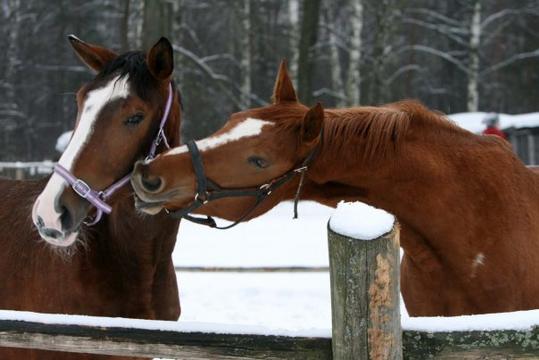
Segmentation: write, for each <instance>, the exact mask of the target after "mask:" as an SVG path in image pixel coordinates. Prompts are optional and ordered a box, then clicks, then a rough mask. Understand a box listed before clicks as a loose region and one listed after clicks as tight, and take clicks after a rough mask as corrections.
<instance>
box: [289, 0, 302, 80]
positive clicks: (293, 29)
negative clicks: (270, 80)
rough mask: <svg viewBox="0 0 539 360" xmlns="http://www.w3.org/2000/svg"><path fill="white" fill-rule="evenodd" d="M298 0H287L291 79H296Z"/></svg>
mask: <svg viewBox="0 0 539 360" xmlns="http://www.w3.org/2000/svg"><path fill="white" fill-rule="evenodd" d="M299 10H300V9H299V0H288V19H289V22H290V25H289V32H288V42H289V49H290V50H289V53H290V57H289V59H288V67H289V69H290V71H289V73H290V76H291V77H292V79H293V80H294V81H295V82H297V79H298V47H299V38H298V29H299Z"/></svg>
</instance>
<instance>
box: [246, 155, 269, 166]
mask: <svg viewBox="0 0 539 360" xmlns="http://www.w3.org/2000/svg"><path fill="white" fill-rule="evenodd" d="M247 161H249V163H250V164H251V165H254V166H256V167H257V168H259V169H264V168H267V167H268V166H269V162H268V161H267V160H266V159H263V158H261V157H259V156H251V157H250V158H249V159H247Z"/></svg>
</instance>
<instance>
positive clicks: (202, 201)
mask: <svg viewBox="0 0 539 360" xmlns="http://www.w3.org/2000/svg"><path fill="white" fill-rule="evenodd" d="M199 195H200V193H196V194H195V201H198V202H201V203H202V204H207V203H208V202H209V201H210V194H209V193H208V192H207V191H205V192H204V197H205V198H206V199H205V200H200V196H199Z"/></svg>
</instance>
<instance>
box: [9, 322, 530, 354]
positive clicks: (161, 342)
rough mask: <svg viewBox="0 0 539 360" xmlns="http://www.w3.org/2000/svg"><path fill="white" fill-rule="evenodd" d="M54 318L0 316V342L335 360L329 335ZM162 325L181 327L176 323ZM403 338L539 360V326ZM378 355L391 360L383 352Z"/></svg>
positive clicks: (437, 347) (418, 346)
mask: <svg viewBox="0 0 539 360" xmlns="http://www.w3.org/2000/svg"><path fill="white" fill-rule="evenodd" d="M13 313H16V312H13ZM53 316H54V315H53ZM50 317H51V315H50V314H39V315H34V316H33V318H34V319H35V321H25V320H13V319H12V318H10V319H7V320H0V346H6V347H20V348H31V349H41V350H57V351H67V352H77V353H89V354H103V355H124V356H125V355H128V356H140V357H165V358H180V359H286V360H296V359H298V360H299V359H316V360H318V359H328V360H330V359H334V357H333V355H332V340H331V339H330V338H329V337H307V336H299V337H292V336H285V335H249V334H234V333H231V334H215V333H204V332H196V331H193V332H186V331H180V330H176V331H173V330H164V331H162V330H155V329H151V328H148V327H143V326H139V327H129V328H125V327H119V326H88V325H84V324H80V323H77V321H76V320H73V321H72V322H71V321H70V323H71V324H70V325H65V324H54V323H50ZM74 318H76V317H74ZM86 318H88V319H94V322H97V323H99V322H100V321H102V323H103V324H106V322H107V321H108V320H110V319H107V318H99V317H86ZM40 319H41V320H40ZM115 320H119V319H115ZM132 321H133V322H134V323H135V324H140V323H141V322H142V323H152V324H154V323H157V322H155V321H145V320H142V321H141V320H138V319H137V320H132ZM44 322H49V323H48V324H47V323H44ZM158 323H160V324H162V323H170V325H172V326H175V325H178V323H175V322H162V321H160V322H158ZM402 336H403V338H402V341H403V357H404V359H410V360H416V359H417V360H421V359H455V360H456V359H459V360H467V359H493V360H497V359H500V360H501V359H538V358H539V328H537V327H535V328H533V329H530V330H521V331H516V330H492V331H454V332H435V333H433V332H428V331H415V330H404V331H403V333H402ZM349 359H354V360H355V359H359V360H361V359H365V358H363V357H349ZM378 359H393V358H388V357H383V356H382V357H380V358H378Z"/></svg>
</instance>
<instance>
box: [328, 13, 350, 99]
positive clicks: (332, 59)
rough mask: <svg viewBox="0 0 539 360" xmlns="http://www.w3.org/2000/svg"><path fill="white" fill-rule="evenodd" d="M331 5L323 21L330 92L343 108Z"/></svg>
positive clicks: (341, 84)
mask: <svg viewBox="0 0 539 360" xmlns="http://www.w3.org/2000/svg"><path fill="white" fill-rule="evenodd" d="M332 5H333V4H332V3H331V4H328V5H327V6H326V9H325V12H324V13H325V16H324V20H325V23H326V28H327V31H328V41H329V44H328V46H329V67H330V71H331V91H332V93H333V94H332V95H333V96H334V97H335V99H336V105H337V107H343V106H344V105H345V103H344V96H345V95H344V92H343V81H342V77H341V76H342V74H341V62H340V60H339V44H338V40H337V35H336V31H337V26H336V21H335V9H334V6H332Z"/></svg>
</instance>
